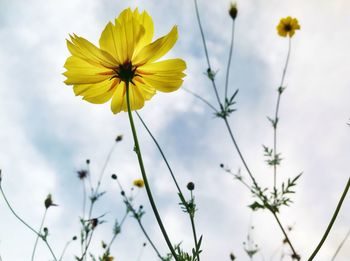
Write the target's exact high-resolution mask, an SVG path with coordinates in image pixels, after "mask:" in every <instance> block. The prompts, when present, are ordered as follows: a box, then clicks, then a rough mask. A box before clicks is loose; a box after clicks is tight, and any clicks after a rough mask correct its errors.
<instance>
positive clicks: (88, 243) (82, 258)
mask: <svg viewBox="0 0 350 261" xmlns="http://www.w3.org/2000/svg"><path fill="white" fill-rule="evenodd" d="M94 231H95V229H92V231H91V233H90V237H89V239H88V241H87V243H86V245H85V248H84V252H83V254H82V256H81V258H80V259H79V260H86V253H87V251H88V249H89V246H90V244H91V240H92V236H93V234H94Z"/></svg>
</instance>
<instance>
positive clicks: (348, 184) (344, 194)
mask: <svg viewBox="0 0 350 261" xmlns="http://www.w3.org/2000/svg"><path fill="white" fill-rule="evenodd" d="M349 187H350V177H349V178H348V182H347V183H346V186H345V189H344V192H343V194H342V195H341V198H340V200H339V202H338V205H337V207H336V209H335V212H334V214H333V216H332V219H331V221H330V222H329V224H328V227H327V229H326V231H325V233H324V235H323V237H322V239H321V241H320V243H319V244H318V245H317V247H316V249H315V250H314V252H313V253H312V254H311V256H310V257H309V259H308V261H311V260H313V259H314V258H315V256H316V255H317V253H318V251H319V250H320V249H321V247H322V245H323V243H324V241H325V240H326V238H327V236H328V234H329V232H330V231H331V229H332V226H333V224H334V222H335V220H336V219H337V216H338V214H339V211H340V208H341V206H342V204H343V201H344V199H345V196H346V194H347V193H348V191H349Z"/></svg>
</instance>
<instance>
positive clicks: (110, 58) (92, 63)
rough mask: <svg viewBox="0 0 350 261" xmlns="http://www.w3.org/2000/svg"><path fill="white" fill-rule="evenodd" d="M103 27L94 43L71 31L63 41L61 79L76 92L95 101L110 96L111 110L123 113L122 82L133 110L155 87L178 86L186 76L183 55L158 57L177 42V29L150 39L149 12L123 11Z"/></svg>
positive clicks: (141, 104)
mask: <svg viewBox="0 0 350 261" xmlns="http://www.w3.org/2000/svg"><path fill="white" fill-rule="evenodd" d="M114 22H115V23H114V24H113V23H112V22H109V23H108V24H107V25H106V27H105V29H104V30H103V32H102V34H101V37H100V41H99V45H100V47H99V48H98V47H96V46H95V45H93V44H92V43H90V42H89V41H88V40H86V39H84V38H82V37H79V36H77V35H75V34H73V35H71V36H70V40H67V46H68V50H69V52H70V53H71V56H70V57H68V59H67V60H66V63H65V65H64V67H65V68H66V69H67V71H66V72H65V73H64V75H65V76H66V77H67V79H66V80H65V83H66V84H67V85H73V86H74V87H73V90H74V93H75V95H80V96H83V99H84V100H86V101H88V102H91V103H96V104H102V103H105V102H107V101H109V100H112V102H111V110H112V112H113V113H118V112H120V111H122V110H123V111H127V110H128V108H127V101H126V82H128V83H129V92H130V105H131V110H138V109H140V108H142V107H143V106H144V103H145V101H146V100H149V99H151V98H152V96H153V95H154V94H155V93H156V91H161V92H172V91H175V90H177V89H178V88H179V87H180V86H181V84H182V82H183V77H184V76H185V74H184V73H183V71H184V70H185V69H186V63H185V62H184V61H183V60H182V59H168V60H164V61H158V62H157V60H158V59H159V58H161V57H162V56H164V55H165V54H166V53H167V52H168V51H169V50H170V49H171V48H172V47H173V46H174V44H175V42H176V40H177V37H178V33H177V27H176V26H174V27H173V28H172V30H171V31H170V32H169V33H168V34H167V35H165V36H163V37H161V38H159V39H157V40H155V41H153V42H152V38H153V31H154V28H153V21H152V18H151V17H150V16H149V15H148V13H147V12H145V11H144V12H142V13H139V11H138V9H135V10H134V11H132V10H131V9H130V8H128V9H125V10H124V11H123V12H121V13H120V15H119V17H118V18H116V19H115V21H114Z"/></svg>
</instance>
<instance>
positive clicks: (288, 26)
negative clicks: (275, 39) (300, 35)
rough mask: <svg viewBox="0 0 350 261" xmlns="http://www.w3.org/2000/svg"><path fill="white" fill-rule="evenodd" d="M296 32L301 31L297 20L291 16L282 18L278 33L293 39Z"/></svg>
mask: <svg viewBox="0 0 350 261" xmlns="http://www.w3.org/2000/svg"><path fill="white" fill-rule="evenodd" d="M295 30H300V25H299V22H298V20H297V19H296V18H292V17H290V16H288V17H286V18H282V19H281V20H280V23H279V24H278V25H277V32H278V34H279V35H280V36H282V37H287V35H288V36H289V37H292V36H293V35H294V34H295Z"/></svg>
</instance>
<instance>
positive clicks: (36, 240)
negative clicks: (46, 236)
mask: <svg viewBox="0 0 350 261" xmlns="http://www.w3.org/2000/svg"><path fill="white" fill-rule="evenodd" d="M46 213H47V208H45V212H44V215H43V218H42V220H41V224H40V228H39V233H40V232H41V230H42V228H43V226H44V222H45V218H46ZM39 237H40V234H38V235H37V237H36V239H35V243H34V248H33V252H32V258H31V260H32V261H33V260H34V256H35V251H36V247H37V245H38V241H39Z"/></svg>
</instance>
